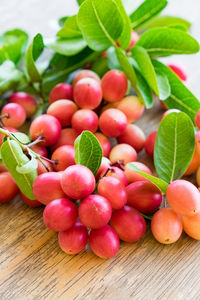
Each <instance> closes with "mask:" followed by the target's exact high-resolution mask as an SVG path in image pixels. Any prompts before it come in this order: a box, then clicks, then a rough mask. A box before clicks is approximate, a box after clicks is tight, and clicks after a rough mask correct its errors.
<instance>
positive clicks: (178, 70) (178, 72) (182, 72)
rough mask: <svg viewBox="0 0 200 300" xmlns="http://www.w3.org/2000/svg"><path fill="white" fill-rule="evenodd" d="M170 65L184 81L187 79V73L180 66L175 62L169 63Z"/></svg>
mask: <svg viewBox="0 0 200 300" xmlns="http://www.w3.org/2000/svg"><path fill="white" fill-rule="evenodd" d="M168 67H169V68H170V69H171V70H172V71H173V72H174V73H175V74H176V75H177V76H178V77H179V78H180V79H181V80H183V81H186V80H187V74H186V72H185V70H183V69H182V68H181V67H180V66H178V65H175V64H168Z"/></svg>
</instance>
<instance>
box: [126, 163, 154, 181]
mask: <svg viewBox="0 0 200 300" xmlns="http://www.w3.org/2000/svg"><path fill="white" fill-rule="evenodd" d="M134 166H136V167H137V168H138V169H139V170H140V171H141V172H144V173H146V174H149V175H153V174H152V172H151V170H150V169H149V168H148V167H147V166H146V165H145V164H143V163H141V162H137V161H135V162H134ZM124 173H125V175H126V177H127V179H128V182H129V183H133V182H136V181H148V179H146V178H145V177H144V176H142V175H140V174H138V173H137V172H136V171H135V170H133V169H131V168H130V167H129V166H128V165H126V166H125V168H124Z"/></svg>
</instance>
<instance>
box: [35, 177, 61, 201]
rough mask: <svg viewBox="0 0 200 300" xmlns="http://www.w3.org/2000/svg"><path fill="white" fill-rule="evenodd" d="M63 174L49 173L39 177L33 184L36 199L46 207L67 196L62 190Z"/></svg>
mask: <svg viewBox="0 0 200 300" xmlns="http://www.w3.org/2000/svg"><path fill="white" fill-rule="evenodd" d="M60 182H61V173H56V172H47V173H43V174H41V175H39V176H38V177H37V178H36V179H35V181H34V183H33V194H34V196H35V198H36V199H37V200H38V201H39V202H41V203H42V204H44V205H47V204H48V203H49V202H51V201H52V200H55V199H59V198H65V197H66V195H65V193H64V192H63V190H62V188H61V183H60Z"/></svg>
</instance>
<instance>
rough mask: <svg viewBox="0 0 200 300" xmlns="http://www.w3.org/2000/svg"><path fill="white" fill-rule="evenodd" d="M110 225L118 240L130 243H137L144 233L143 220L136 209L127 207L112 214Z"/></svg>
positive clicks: (144, 225) (144, 224)
mask: <svg viewBox="0 0 200 300" xmlns="http://www.w3.org/2000/svg"><path fill="white" fill-rule="evenodd" d="M110 225H111V226H112V227H113V228H114V230H115V231H116V233H117V235H118V237H119V238H120V240H122V241H125V242H130V243H133V242H137V241H138V240H139V239H140V238H141V237H142V236H143V235H144V234H145V232H146V223H145V220H144V218H143V217H142V215H141V214H140V213H139V211H138V210H137V209H135V208H133V207H130V206H128V205H125V206H124V207H123V208H122V209H120V210H115V211H114V212H113V214H112V218H111V220H110Z"/></svg>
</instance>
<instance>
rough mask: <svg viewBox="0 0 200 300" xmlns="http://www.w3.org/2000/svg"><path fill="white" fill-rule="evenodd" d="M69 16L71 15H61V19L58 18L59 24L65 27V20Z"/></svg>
mask: <svg viewBox="0 0 200 300" xmlns="http://www.w3.org/2000/svg"><path fill="white" fill-rule="evenodd" d="M68 18H70V17H68V16H65V17H61V18H60V19H58V24H59V25H60V26H61V27H63V26H64V24H65V21H66V20H67V19H68Z"/></svg>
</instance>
